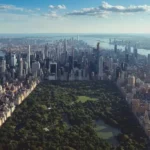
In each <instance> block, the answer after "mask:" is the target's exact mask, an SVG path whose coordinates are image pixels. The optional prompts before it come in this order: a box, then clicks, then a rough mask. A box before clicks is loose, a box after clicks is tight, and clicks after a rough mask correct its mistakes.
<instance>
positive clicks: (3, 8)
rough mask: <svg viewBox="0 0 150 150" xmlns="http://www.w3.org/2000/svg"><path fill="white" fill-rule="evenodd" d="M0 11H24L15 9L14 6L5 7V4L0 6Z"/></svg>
mask: <svg viewBox="0 0 150 150" xmlns="http://www.w3.org/2000/svg"><path fill="white" fill-rule="evenodd" d="M0 10H3V11H7V10H18V11H23V10H24V9H23V8H21V7H16V6H14V5H5V4H0Z"/></svg>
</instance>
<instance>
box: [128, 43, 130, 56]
mask: <svg viewBox="0 0 150 150" xmlns="http://www.w3.org/2000/svg"><path fill="white" fill-rule="evenodd" d="M128 53H129V54H130V53H131V43H130V42H129V43H128Z"/></svg>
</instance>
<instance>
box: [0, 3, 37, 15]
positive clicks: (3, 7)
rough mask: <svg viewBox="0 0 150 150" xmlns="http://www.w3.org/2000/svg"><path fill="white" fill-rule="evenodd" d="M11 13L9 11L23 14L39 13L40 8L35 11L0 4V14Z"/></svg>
mask: <svg viewBox="0 0 150 150" xmlns="http://www.w3.org/2000/svg"><path fill="white" fill-rule="evenodd" d="M6 11H7V12H11V11H17V12H18V11H19V12H24V13H35V12H37V11H40V8H36V9H33V10H31V9H26V8H22V7H17V6H15V5H5V4H0V12H6Z"/></svg>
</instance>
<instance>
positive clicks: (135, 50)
mask: <svg viewBox="0 0 150 150" xmlns="http://www.w3.org/2000/svg"><path fill="white" fill-rule="evenodd" d="M133 53H134V57H135V58H137V57H138V50H137V47H136V45H135V47H134V50H133Z"/></svg>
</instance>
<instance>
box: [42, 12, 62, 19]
mask: <svg viewBox="0 0 150 150" xmlns="http://www.w3.org/2000/svg"><path fill="white" fill-rule="evenodd" d="M42 16H44V17H45V18H56V19H58V18H61V16H59V15H58V14H57V13H56V12H55V11H50V12H49V13H46V14H43V15H42Z"/></svg>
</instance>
